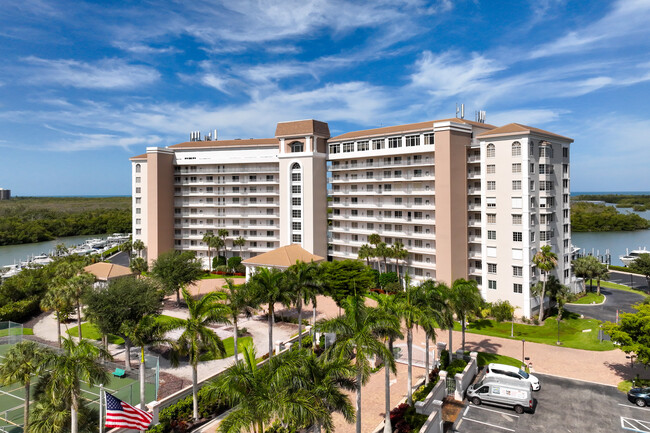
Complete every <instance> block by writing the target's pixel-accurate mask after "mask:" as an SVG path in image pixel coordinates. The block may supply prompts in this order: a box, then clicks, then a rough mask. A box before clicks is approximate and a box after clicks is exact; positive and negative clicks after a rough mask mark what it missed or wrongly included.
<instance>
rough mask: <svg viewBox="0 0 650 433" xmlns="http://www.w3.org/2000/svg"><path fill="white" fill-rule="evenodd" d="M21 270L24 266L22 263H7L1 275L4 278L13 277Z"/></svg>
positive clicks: (0, 271) (0, 272)
mask: <svg viewBox="0 0 650 433" xmlns="http://www.w3.org/2000/svg"><path fill="white" fill-rule="evenodd" d="M21 270H22V268H21V267H20V265H7V266H4V267H2V268H1V269H0V276H1V277H2V279H3V280H4V279H7V278H9V277H13V276H14V275H18V274H19V273H20V271H21Z"/></svg>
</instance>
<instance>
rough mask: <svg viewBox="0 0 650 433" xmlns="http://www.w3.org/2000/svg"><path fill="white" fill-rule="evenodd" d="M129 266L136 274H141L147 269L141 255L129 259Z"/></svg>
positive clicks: (147, 266)
mask: <svg viewBox="0 0 650 433" xmlns="http://www.w3.org/2000/svg"><path fill="white" fill-rule="evenodd" d="M129 267H130V268H131V271H133V272H135V273H136V274H138V275H142V274H143V273H145V272H147V271H148V270H149V265H148V264H147V261H146V260H145V259H143V258H142V257H136V258H135V259H133V260H131V265H130V266H129Z"/></svg>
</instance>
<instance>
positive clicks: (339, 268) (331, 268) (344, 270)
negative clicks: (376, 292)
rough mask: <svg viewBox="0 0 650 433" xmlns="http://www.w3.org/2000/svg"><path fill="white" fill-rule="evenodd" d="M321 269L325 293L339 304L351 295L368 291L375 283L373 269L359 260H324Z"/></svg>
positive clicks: (321, 279)
mask: <svg viewBox="0 0 650 433" xmlns="http://www.w3.org/2000/svg"><path fill="white" fill-rule="evenodd" d="M319 269H320V281H321V284H322V286H323V293H324V294H326V295H328V296H330V297H331V298H332V299H334V301H335V302H336V305H338V306H341V302H342V301H343V300H344V299H346V298H347V297H348V296H350V295H354V294H355V293H359V294H365V293H367V292H368V291H369V290H370V289H371V288H373V287H374V284H375V277H374V274H373V272H372V270H371V269H370V268H369V267H367V266H366V265H364V264H363V262H361V261H359V260H338V261H335V262H324V263H321V264H320V266H319Z"/></svg>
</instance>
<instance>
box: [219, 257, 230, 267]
mask: <svg viewBox="0 0 650 433" xmlns="http://www.w3.org/2000/svg"><path fill="white" fill-rule="evenodd" d="M227 265H228V262H227V260H226V256H219V257H217V266H227Z"/></svg>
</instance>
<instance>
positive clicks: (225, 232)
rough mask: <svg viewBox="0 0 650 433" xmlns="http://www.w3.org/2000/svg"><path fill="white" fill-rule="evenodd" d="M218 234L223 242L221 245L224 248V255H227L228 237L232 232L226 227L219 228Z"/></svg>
mask: <svg viewBox="0 0 650 433" xmlns="http://www.w3.org/2000/svg"><path fill="white" fill-rule="evenodd" d="M217 235H218V236H219V237H220V238H221V243H222V244H221V246H222V248H223V255H224V256H226V255H227V253H228V251H227V249H226V247H227V246H228V245H227V244H226V238H228V235H230V232H228V230H226V229H219V231H218V232H217Z"/></svg>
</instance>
